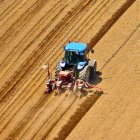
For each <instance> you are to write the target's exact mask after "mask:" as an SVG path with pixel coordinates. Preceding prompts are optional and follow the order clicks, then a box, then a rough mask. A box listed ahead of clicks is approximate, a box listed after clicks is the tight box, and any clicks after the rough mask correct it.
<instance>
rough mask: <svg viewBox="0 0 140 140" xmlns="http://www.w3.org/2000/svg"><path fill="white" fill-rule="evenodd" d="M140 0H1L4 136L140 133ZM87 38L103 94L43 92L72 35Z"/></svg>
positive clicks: (117, 137)
mask: <svg viewBox="0 0 140 140" xmlns="http://www.w3.org/2000/svg"><path fill="white" fill-rule="evenodd" d="M139 13H140V2H139V0H137V1H136V0H96V1H95V0H86V1H83V0H30V1H29V0H10V1H9V0H1V1H0V81H1V82H0V138H1V139H2V140H3V139H9V140H10V139H11V140H15V139H23V140H25V139H26V140H30V139H35V140H39V139H42V140H44V139H46V140H52V139H55V140H57V139H58V140H63V139H68V140H77V139H80V140H85V139H87V140H93V139H97V140H102V139H106V140H112V139H113V140H124V139H128V140H139V139H140V133H139V132H140V117H139V116H140V110H139V105H140V97H139V93H140V88H139V83H140V65H139V62H140V47H139V44H140V37H139V36H140V14H139ZM69 40H71V41H80V42H84V43H88V44H89V46H90V47H93V48H94V50H95V53H94V54H90V57H91V58H94V59H96V60H97V62H98V70H99V71H100V72H102V75H101V77H99V78H98V79H96V84H97V85H98V86H99V87H101V88H103V89H104V94H102V95H101V94H99V93H95V92H94V91H89V93H88V95H87V96H85V97H83V98H81V99H77V98H76V97H75V96H74V95H71V96H70V97H66V96H65V93H63V94H61V95H60V96H54V94H50V95H45V94H44V89H45V78H46V72H45V71H44V70H43V69H42V65H43V64H45V63H47V62H48V61H49V63H50V68H51V70H52V71H53V69H54V67H55V65H56V62H57V61H58V60H59V59H60V58H61V57H62V56H63V46H64V45H65V44H66V43H67V42H68V41H69Z"/></svg>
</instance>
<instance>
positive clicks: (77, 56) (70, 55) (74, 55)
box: [65, 51, 85, 63]
mask: <svg viewBox="0 0 140 140" xmlns="http://www.w3.org/2000/svg"><path fill="white" fill-rule="evenodd" d="M65 60H66V61H67V62H68V63H77V62H82V61H84V60H85V54H84V52H81V53H79V52H77V51H66V52H65Z"/></svg>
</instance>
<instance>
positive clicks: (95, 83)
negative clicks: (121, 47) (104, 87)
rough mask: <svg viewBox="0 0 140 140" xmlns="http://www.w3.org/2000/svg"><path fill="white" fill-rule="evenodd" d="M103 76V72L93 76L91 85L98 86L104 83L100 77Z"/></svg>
mask: <svg viewBox="0 0 140 140" xmlns="http://www.w3.org/2000/svg"><path fill="white" fill-rule="evenodd" d="M101 75H102V72H100V71H97V72H96V74H95V75H93V77H92V78H91V80H90V81H89V83H90V84H93V85H97V84H99V83H100V82H102V78H101V77H100V76H101Z"/></svg>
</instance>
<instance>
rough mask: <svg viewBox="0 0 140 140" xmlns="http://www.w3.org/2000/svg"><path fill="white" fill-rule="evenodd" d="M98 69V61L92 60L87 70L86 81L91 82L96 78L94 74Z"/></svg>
mask: <svg viewBox="0 0 140 140" xmlns="http://www.w3.org/2000/svg"><path fill="white" fill-rule="evenodd" d="M96 69H97V62H96V61H95V60H91V61H90V63H89V65H88V68H87V71H86V81H87V82H89V83H90V82H91V81H93V79H94V76H95V74H96Z"/></svg>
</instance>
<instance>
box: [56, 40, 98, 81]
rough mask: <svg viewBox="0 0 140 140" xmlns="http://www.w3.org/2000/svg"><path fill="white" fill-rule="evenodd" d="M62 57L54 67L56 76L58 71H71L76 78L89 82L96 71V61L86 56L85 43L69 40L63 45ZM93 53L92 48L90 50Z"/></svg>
mask: <svg viewBox="0 0 140 140" xmlns="http://www.w3.org/2000/svg"><path fill="white" fill-rule="evenodd" d="M64 50H65V54H64V58H62V59H61V60H60V61H59V62H58V64H57V66H56V69H55V76H56V77H57V75H58V73H59V72H60V71H66V70H69V71H73V73H74V77H75V78H76V79H82V80H84V81H87V82H90V81H91V80H92V79H93V76H94V75H95V73H96V68H97V62H96V60H90V59H89V58H88V53H89V50H88V46H87V44H83V43H78V42H69V43H68V44H67V45H66V46H65V47H64ZM91 52H92V53H93V50H92V51H91Z"/></svg>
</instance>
